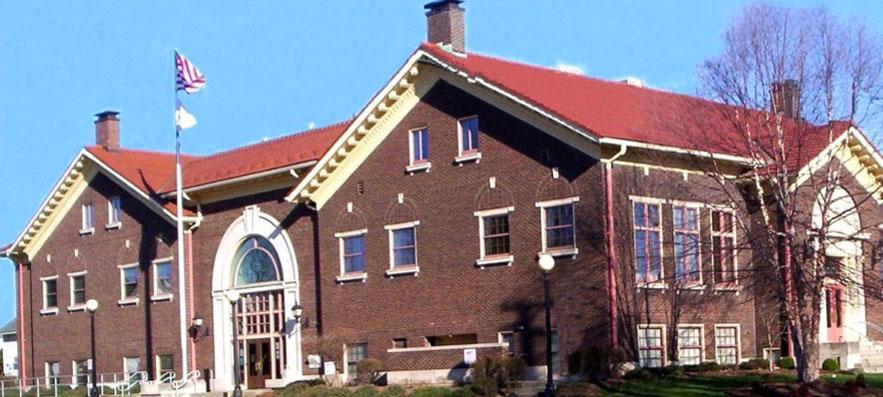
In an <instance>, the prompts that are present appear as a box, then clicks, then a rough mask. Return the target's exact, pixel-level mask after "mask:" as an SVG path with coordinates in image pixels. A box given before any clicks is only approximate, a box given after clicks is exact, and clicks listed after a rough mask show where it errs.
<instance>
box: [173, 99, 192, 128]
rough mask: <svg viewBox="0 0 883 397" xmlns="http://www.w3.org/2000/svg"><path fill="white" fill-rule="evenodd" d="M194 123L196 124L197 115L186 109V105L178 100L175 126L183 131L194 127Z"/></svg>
mask: <svg viewBox="0 0 883 397" xmlns="http://www.w3.org/2000/svg"><path fill="white" fill-rule="evenodd" d="M194 125H196V117H193V115H192V114H190V113H187V109H184V105H182V104H181V102H178V106H177V108H176V109H175V127H177V128H178V131H181V130H186V129H188V128H190V127H193V126H194Z"/></svg>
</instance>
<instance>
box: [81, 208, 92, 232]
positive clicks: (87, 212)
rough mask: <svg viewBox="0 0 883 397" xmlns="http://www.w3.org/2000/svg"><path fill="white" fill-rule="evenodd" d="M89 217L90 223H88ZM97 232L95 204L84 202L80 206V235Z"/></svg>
mask: <svg viewBox="0 0 883 397" xmlns="http://www.w3.org/2000/svg"><path fill="white" fill-rule="evenodd" d="M87 219H88V221H89V222H88V224H87V222H86V221H87ZM92 233H95V205H94V204H93V203H84V204H83V205H81V206H80V235H86V234H92Z"/></svg>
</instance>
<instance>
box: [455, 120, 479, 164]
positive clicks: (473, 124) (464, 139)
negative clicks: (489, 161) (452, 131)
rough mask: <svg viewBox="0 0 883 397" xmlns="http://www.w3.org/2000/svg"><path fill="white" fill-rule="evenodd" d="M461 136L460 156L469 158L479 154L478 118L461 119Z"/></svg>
mask: <svg viewBox="0 0 883 397" xmlns="http://www.w3.org/2000/svg"><path fill="white" fill-rule="evenodd" d="M459 135H460V156H461V157H462V156H468V155H470V154H477V153H478V151H479V146H478V117H474V116H473V117H467V118H464V119H460V122H459Z"/></svg>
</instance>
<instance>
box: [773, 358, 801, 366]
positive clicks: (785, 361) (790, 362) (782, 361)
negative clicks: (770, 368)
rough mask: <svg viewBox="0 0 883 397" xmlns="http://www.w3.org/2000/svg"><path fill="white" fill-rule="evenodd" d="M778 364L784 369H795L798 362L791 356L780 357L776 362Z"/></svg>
mask: <svg viewBox="0 0 883 397" xmlns="http://www.w3.org/2000/svg"><path fill="white" fill-rule="evenodd" d="M776 366H778V367H779V368H782V369H794V368H797V362H796V361H795V360H794V357H791V356H787V357H780V358H779V361H777V362H776Z"/></svg>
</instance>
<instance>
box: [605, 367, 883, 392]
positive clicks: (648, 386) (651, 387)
mask: <svg viewBox="0 0 883 397" xmlns="http://www.w3.org/2000/svg"><path fill="white" fill-rule="evenodd" d="M822 378H823V379H824V380H825V381H828V382H832V383H836V384H843V383H844V382H846V381H847V380H849V379H854V378H855V376H854V375H843V374H838V375H823V376H822ZM796 380H797V376H796V375H795V374H794V373H793V372H790V373H788V372H783V373H777V374H769V375H766V376H764V375H761V374H759V373H747V374H746V373H736V374H732V375H727V374H717V375H700V376H695V377H683V378H666V379H652V380H645V381H639V380H633V381H628V382H626V383H624V384H622V385H618V386H615V387H614V388H608V389H606V390H605V391H604V392H603V393H602V394H601V395H602V396H634V397H668V396H684V397H707V396H723V395H724V392H725V391H727V390H733V389H737V388H740V387H746V386H751V384H752V383H754V382H758V381H763V382H765V383H781V382H795V381H796ZM865 381H866V382H867V384H868V387H874V388H883V374H865Z"/></svg>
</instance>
